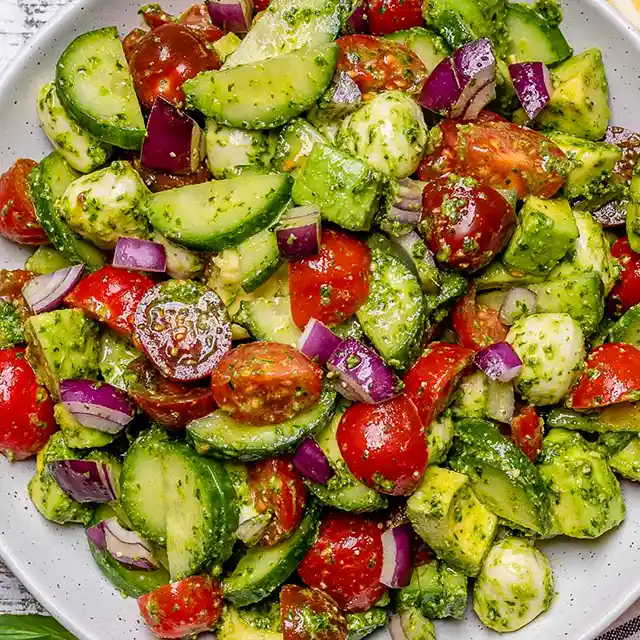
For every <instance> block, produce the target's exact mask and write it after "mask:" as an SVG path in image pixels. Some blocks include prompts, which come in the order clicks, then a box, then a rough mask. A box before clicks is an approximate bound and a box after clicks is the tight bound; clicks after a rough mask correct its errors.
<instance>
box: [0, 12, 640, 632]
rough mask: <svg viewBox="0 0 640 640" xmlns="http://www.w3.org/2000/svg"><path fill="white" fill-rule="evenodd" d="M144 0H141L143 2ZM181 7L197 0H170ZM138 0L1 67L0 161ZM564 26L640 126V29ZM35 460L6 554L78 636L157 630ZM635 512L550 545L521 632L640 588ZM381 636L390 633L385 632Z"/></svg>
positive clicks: (580, 616)
mask: <svg viewBox="0 0 640 640" xmlns="http://www.w3.org/2000/svg"><path fill="white" fill-rule="evenodd" d="M140 4H142V2H140ZM163 4H165V5H166V8H167V9H168V10H173V11H175V12H178V10H183V9H185V8H186V7H187V6H188V5H189V4H191V3H190V2H189V0H181V1H179V2H166V3H163ZM137 8H138V3H137V2H135V0H80V1H79V2H76V3H74V4H73V5H72V6H70V7H67V8H66V9H65V10H64V11H62V12H61V13H60V14H59V15H58V16H57V17H56V18H55V19H54V20H53V21H52V22H51V23H49V24H48V25H47V26H46V27H45V28H44V29H43V30H42V31H41V32H40V33H39V34H38V35H37V36H36V37H35V38H34V39H33V40H32V41H31V42H30V43H29V46H28V47H27V48H25V50H24V51H23V52H22V54H21V55H20V56H19V57H18V58H17V60H15V61H14V63H13V64H12V65H11V66H10V67H9V68H8V69H7V70H6V71H5V72H4V75H3V77H2V81H1V82H0V114H1V115H0V141H1V142H0V170H4V169H6V168H8V167H9V166H10V165H11V164H12V163H13V162H14V160H15V159H16V158H18V157H28V158H34V159H36V160H37V159H40V158H42V157H43V156H44V155H46V154H47V153H49V151H50V146H49V143H48V142H47V139H46V138H45V136H44V134H43V133H42V131H41V130H40V126H39V124H38V118H37V115H36V109H35V100H36V93H37V91H38V89H39V87H40V86H41V85H42V84H44V83H45V82H47V81H49V80H51V79H52V76H53V73H54V68H55V63H56V60H57V59H58V56H59V55H60V53H61V52H62V50H63V49H64V47H65V46H66V45H67V44H68V43H69V42H70V41H71V40H72V39H73V38H74V37H75V36H76V35H78V34H80V33H82V32H84V31H88V30H90V29H95V28H98V27H103V26H106V25H112V24H113V25H117V26H118V27H119V28H120V29H121V33H123V34H124V33H126V31H128V30H129V29H130V28H132V27H134V26H138V24H139V17H138V15H137V13H136V11H137ZM564 8H565V17H566V20H565V23H564V26H563V29H564V32H565V33H566V35H567V38H568V40H569V42H570V43H571V44H572V45H573V47H574V49H575V50H576V51H577V52H580V51H582V50H583V49H586V48H588V47H593V46H597V47H600V49H602V52H603V54H604V57H605V63H606V69H607V76H608V79H609V85H610V89H611V98H612V100H611V102H612V104H611V107H612V109H613V114H614V115H613V122H614V123H615V124H618V125H621V126H625V127H629V128H632V129H633V128H636V129H640V113H638V104H640V102H639V99H640V37H639V36H638V35H637V33H636V32H635V31H634V30H633V29H631V28H630V27H629V26H628V25H627V24H626V23H625V22H624V21H623V19H622V18H620V17H619V16H618V15H617V14H616V13H615V12H614V11H613V9H611V7H610V6H609V5H608V4H607V3H606V2H604V1H601V0H568V1H567V2H565V7H564ZM25 255H26V253H25V252H24V251H23V250H22V249H20V248H18V247H17V246H15V245H12V244H10V243H9V242H6V241H4V240H2V239H0V267H9V268H16V267H19V266H22V264H23V262H24V259H25ZM32 473H33V464H32V463H17V464H10V463H9V462H7V461H6V460H5V459H4V458H1V457H0V555H2V557H3V559H4V561H5V562H6V563H7V565H8V566H9V567H10V568H11V569H12V570H13V572H14V573H15V574H16V575H17V576H18V578H20V579H21V580H22V582H24V584H25V585H26V587H27V588H28V589H29V590H30V591H31V593H32V594H33V595H34V596H35V597H36V598H37V599H38V600H39V601H40V602H41V603H42V604H43V605H44V606H45V607H46V608H47V610H48V611H50V612H51V613H52V614H53V615H54V616H55V617H56V618H58V620H60V622H62V624H64V625H65V626H66V627H67V628H68V629H69V630H70V631H72V632H73V633H75V635H77V636H78V637H79V638H80V640H144V639H150V638H151V637H152V636H151V634H150V633H149V632H148V631H146V629H145V628H144V625H143V624H142V623H141V622H140V620H139V617H138V610H137V606H136V603H135V601H134V600H130V599H128V600H127V599H123V598H122V597H121V596H120V595H119V594H118V593H117V592H116V590H115V588H114V587H112V586H111V585H110V584H109V583H108V582H107V580H106V579H105V578H103V577H102V575H101V573H100V571H99V570H98V568H97V567H96V566H95V565H94V563H93V561H92V559H91V557H90V555H89V551H88V549H87V545H86V542H85V536H84V532H83V530H82V528H81V527H69V528H65V527H58V526H56V525H54V524H51V523H49V522H47V521H46V520H44V519H43V518H42V517H41V516H40V515H39V514H38V513H37V512H36V510H35V509H34V507H33V506H32V505H31V503H30V501H29V498H28V497H27V490H26V486H27V482H28V480H29V478H30V477H31V474H32ZM624 493H625V498H626V500H627V507H628V516H627V519H626V521H625V522H624V524H623V525H622V526H621V527H620V528H618V529H617V530H616V531H613V532H611V533H610V534H608V535H606V536H604V537H603V538H601V539H600V540H597V541H594V542H583V541H576V540H568V539H561V540H557V541H552V542H549V543H547V544H544V545H543V550H544V551H545V553H547V555H548V557H549V559H550V560H551V564H552V565H553V570H554V575H555V577H556V590H557V592H558V595H557V598H556V600H555V602H554V604H553V607H552V608H551V610H550V611H549V612H548V613H547V614H545V615H543V616H541V617H540V618H539V619H538V620H536V621H535V622H534V623H532V624H531V625H529V626H528V627H526V628H525V629H523V630H521V631H519V632H517V633H515V634H513V635H512V636H511V637H513V638H514V640H591V639H592V638H594V637H595V636H596V635H597V634H598V633H600V632H601V631H603V630H604V629H605V628H606V627H607V626H608V625H610V624H611V623H612V622H613V621H614V620H615V619H616V618H617V617H618V616H619V615H620V614H622V613H623V612H624V611H625V610H626V609H627V608H628V607H629V606H630V605H631V604H633V602H634V601H635V600H636V599H637V598H638V597H640V549H639V548H638V547H637V544H638V540H640V490H638V488H637V487H634V486H632V485H630V484H628V483H625V486H624ZM437 626H438V639H439V640H480V639H485V638H496V637H497V634H495V633H493V632H491V631H489V630H487V629H485V628H483V627H482V626H481V625H480V624H479V622H478V621H477V619H476V618H475V617H474V615H473V613H471V612H470V613H469V614H468V617H467V619H466V620H464V621H461V622H450V621H444V622H442V623H438V625H437ZM376 637H377V638H386V637H388V635H387V633H386V632H381V633H380V634H378V635H377V636H376Z"/></svg>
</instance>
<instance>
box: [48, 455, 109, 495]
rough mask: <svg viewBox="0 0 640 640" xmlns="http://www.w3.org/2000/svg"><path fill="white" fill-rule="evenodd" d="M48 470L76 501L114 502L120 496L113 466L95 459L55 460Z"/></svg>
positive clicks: (49, 464) (50, 463)
mask: <svg viewBox="0 0 640 640" xmlns="http://www.w3.org/2000/svg"><path fill="white" fill-rule="evenodd" d="M47 471H48V472H49V473H50V474H51V475H52V476H53V478H54V480H55V481H56V482H57V483H58V486H59V487H60V488H61V489H62V490H63V491H64V492H65V493H66V494H67V495H68V496H70V497H71V498H73V499H74V500H75V501H76V502H113V501H114V500H116V499H117V498H118V496H117V495H116V488H115V483H114V479H113V471H112V469H111V466H110V465H108V464H105V463H104V462H96V461H95V460H54V461H53V462H49V463H48V464H47Z"/></svg>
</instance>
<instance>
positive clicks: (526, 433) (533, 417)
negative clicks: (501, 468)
mask: <svg viewBox="0 0 640 640" xmlns="http://www.w3.org/2000/svg"><path fill="white" fill-rule="evenodd" d="M543 431H544V423H543V422H542V418H540V417H539V416H538V414H537V413H536V408H535V407H532V406H531V405H528V406H526V407H524V408H523V409H522V410H521V411H520V413H518V415H517V416H514V417H513V419H512V420H511V439H512V440H513V441H514V442H515V444H516V445H518V447H519V449H520V450H521V451H522V453H524V454H525V455H526V456H527V458H529V460H531V462H535V459H536V458H537V457H538V454H539V453H540V450H541V449H542V436H543Z"/></svg>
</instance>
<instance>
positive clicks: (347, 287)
mask: <svg viewBox="0 0 640 640" xmlns="http://www.w3.org/2000/svg"><path fill="white" fill-rule="evenodd" d="M370 266H371V253H370V251H369V247H367V245H366V244H365V243H364V242H361V241H360V240H358V239H356V238H355V237H354V236H352V235H350V234H348V233H344V232H342V231H335V230H333V229H326V230H324V231H323V233H322V244H321V246H320V253H319V254H318V255H317V256H314V257H312V258H305V259H304V260H298V261H296V262H290V263H289V294H290V296H291V314H292V316H293V321H294V322H295V323H296V324H297V325H298V327H300V329H304V327H305V326H306V324H307V322H309V320H311V318H315V319H316V320H320V322H324V323H325V324H328V325H336V324H340V323H342V322H344V321H345V320H347V319H348V318H349V317H350V316H352V315H353V314H354V313H355V312H356V311H357V310H358V309H359V308H360V306H361V305H362V304H363V303H364V302H365V301H366V299H367V298H368V297H369V268H370Z"/></svg>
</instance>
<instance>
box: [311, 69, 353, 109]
mask: <svg viewBox="0 0 640 640" xmlns="http://www.w3.org/2000/svg"><path fill="white" fill-rule="evenodd" d="M361 106H362V91H360V87H358V85H357V84H356V83H355V81H354V80H353V79H352V78H351V76H350V75H349V74H348V73H346V72H344V71H338V73H336V75H335V76H334V78H333V82H332V83H331V86H330V87H329V89H328V90H327V92H326V93H325V94H324V95H323V96H322V98H321V99H320V101H319V102H318V107H319V108H320V109H322V112H323V114H325V115H326V116H327V117H329V118H336V119H337V118H344V117H345V116H348V115H349V114H350V113H353V112H354V111H357V110H358V109H359V108H360V107H361Z"/></svg>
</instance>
